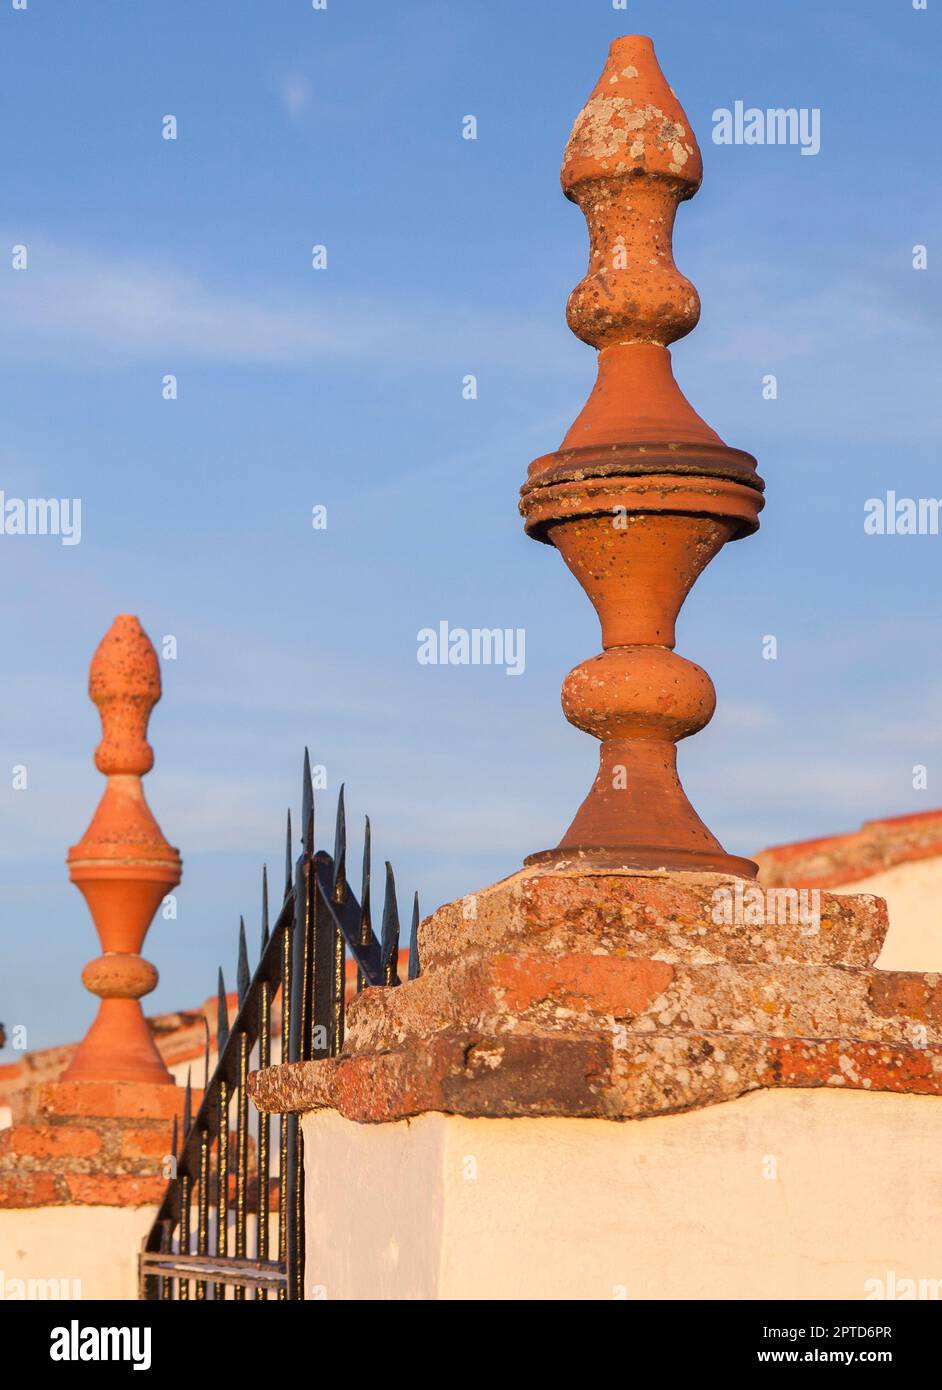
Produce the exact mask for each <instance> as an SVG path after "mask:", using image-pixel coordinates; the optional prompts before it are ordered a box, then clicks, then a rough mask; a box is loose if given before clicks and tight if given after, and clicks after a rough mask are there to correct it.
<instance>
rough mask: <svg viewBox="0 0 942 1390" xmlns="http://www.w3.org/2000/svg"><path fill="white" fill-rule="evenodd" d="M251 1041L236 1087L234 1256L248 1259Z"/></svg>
mask: <svg viewBox="0 0 942 1390" xmlns="http://www.w3.org/2000/svg"><path fill="white" fill-rule="evenodd" d="M248 1087H249V1040H248V1037H247V1035H246V1034H245V1033H240V1034H239V1078H238V1081H237V1083H236V1184H235V1204H236V1210H235V1255H236V1259H237V1260H244V1259H245V1221H246V1211H245V1196H246V1180H247V1177H248V1172H247V1169H248V1160H249V1089H248ZM233 1298H235V1299H239V1300H241V1299H244V1298H245V1285H244V1284H236V1286H235V1289H234V1291H233Z"/></svg>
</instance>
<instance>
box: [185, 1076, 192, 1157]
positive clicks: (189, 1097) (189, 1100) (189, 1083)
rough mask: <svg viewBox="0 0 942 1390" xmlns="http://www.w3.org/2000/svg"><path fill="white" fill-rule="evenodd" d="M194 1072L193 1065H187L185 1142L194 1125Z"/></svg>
mask: <svg viewBox="0 0 942 1390" xmlns="http://www.w3.org/2000/svg"><path fill="white" fill-rule="evenodd" d="M192 1074H193V1068H192V1067H187V1069H186V1090H185V1091H184V1092H183V1139H184V1142H185V1141H186V1137H187V1135H188V1134H189V1132H190V1128H191V1126H192V1124H193V1082H192Z"/></svg>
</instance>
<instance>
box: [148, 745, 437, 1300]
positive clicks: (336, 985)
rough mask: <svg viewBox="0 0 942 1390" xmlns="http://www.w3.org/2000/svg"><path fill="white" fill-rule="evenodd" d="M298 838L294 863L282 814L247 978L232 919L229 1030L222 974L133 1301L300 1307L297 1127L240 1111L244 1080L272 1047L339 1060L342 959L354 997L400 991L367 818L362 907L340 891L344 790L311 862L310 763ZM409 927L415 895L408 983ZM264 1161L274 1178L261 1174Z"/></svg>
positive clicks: (393, 916) (387, 902)
mask: <svg viewBox="0 0 942 1390" xmlns="http://www.w3.org/2000/svg"><path fill="white" fill-rule="evenodd" d="M301 825H302V830H303V835H302V848H301V853H300V855H298V857H297V859H296V860H295V861H294V862H292V857H291V851H292V844H291V838H292V837H291V813H290V811H289V812H288V819H287V839H286V851H285V885H284V894H283V900H282V905H281V908H280V910H279V912H278V917H277V919H276V921H275V924H274V926H273V927H272V928H271V929H270V930H269V902H268V898H269V894H268V875H267V871H266V870H264V869H263V871H262V911H261V947H260V951H259V959H258V964H257V965H256V967H255V971H254V973H252V972H250V969H249V961H248V947H247V944H246V934H245V923H244V920H242V919H240V922H239V944H238V960H237V967H236V990H237V1008H236V1014H235V1017H234V1019H233V1020H232V1022H231V1025H230V1021H229V1016H228V1015H229V1011H228V1003H227V997H226V989H225V983H224V979H223V973H222V970H220V971H219V977H218V1016H217V1039H216V1041H217V1058H216V1065H215V1068H214V1070H213V1071H212V1072H210V1070H209V1032H208V1029H207V1040H206V1054H205V1086H204V1090H203V1096H202V1100H201V1102H200V1105H199V1108H198V1110H197V1111H196V1114H195V1115H193V1114H192V1107H193V1089H192V1085H191V1079H190V1078H189V1077H188V1078H187V1085H186V1092H185V1095H184V1105H183V1124H182V1142H181V1143H180V1144H179V1146H178V1143H177V1128H176V1123H175V1122H174V1130H173V1140H172V1148H173V1157H174V1175H173V1176H172V1177H171V1179H170V1181H169V1184H168V1187H167V1191H166V1194H165V1196H164V1199H163V1201H162V1203H161V1205H160V1208H159V1210H158V1212H157V1215H156V1217H155V1218H154V1222H153V1225H152V1227H151V1229H150V1231H149V1232H148V1234H147V1236H146V1237H145V1239H144V1243H143V1248H142V1251H141V1254H140V1260H139V1281H140V1297H141V1298H142V1299H178V1300H183V1301H186V1300H190V1299H194V1300H197V1301H199V1300H204V1299H209V1298H213V1299H220V1298H226V1297H231V1298H234V1299H245V1298H246V1297H248V1296H251V1297H252V1298H254V1299H258V1300H266V1299H268V1298H269V1297H270V1296H271V1297H274V1298H276V1299H300V1298H301V1297H302V1296H303V1284H302V1281H303V1266H304V1221H303V1217H304V1167H303V1154H302V1139H301V1130H300V1124H299V1119H298V1116H297V1115H281V1116H279V1117H277V1119H275V1118H274V1117H269V1116H267V1115H259V1114H258V1112H257V1111H255V1110H254V1107H252V1109H251V1110H250V1107H249V1096H248V1075H249V1070H250V1068H251V1067H252V1065H253V1063H254V1065H255V1066H258V1067H267V1066H269V1065H270V1064H271V1062H272V1046H273V1043H274V1044H275V1045H276V1046H277V1047H278V1050H279V1057H280V1060H282V1061H288V1062H301V1061H308V1060H311V1059H316V1058H321V1057H333V1056H336V1055H337V1053H339V1051H340V1049H341V1048H342V1047H343V1038H344V1022H345V1002H346V973H347V960H348V959H351V960H352V961H353V962H354V963H355V966H356V988H357V990H358V991H359V990H361V989H363V988H365V987H367V986H379V987H383V988H392V987H395V986H396V985H398V984H399V976H398V970H397V965H398V958H399V935H400V926H399V911H398V906H397V902H396V885H395V879H394V876H393V871H392V867H391V866H390V864H389V863H387V864H386V873H385V896H384V904H383V914H382V925H381V930H380V935H379V936H378V937H377V936H376V934H375V933H374V931H373V924H372V919H371V894H370V883H371V843H370V822H369V817H367V818H366V826H365V833H364V841H363V868H362V876H361V889H360V897H359V900H358V899H357V897H356V895H355V894H354V892H353V890H352V888H351V886H350V883H349V881H348V879H347V872H346V861H347V835H346V814H345V809H344V796H343V787H341V789H340V794H339V797H338V800H337V818H336V828H335V835H334V851H333V854H328V853H326V852H325V851H324V850H315V848H314V789H313V783H312V779H311V764H310V759H309V757H308V753H307V750H305V753H304V769H303V774H302V796H301ZM418 920H419V910H418V896H416V898H415V901H414V904H413V913H412V931H411V939H410V946H409V978H410V979H411V978H414V977H415V976H416V975H417V974H418V973H419V958H418V947H417V929H418ZM279 1015H280V1016H279ZM233 1118H234V1121H235V1128H234V1129H232V1127H231V1126H232V1122H233ZM178 1149H179V1151H178ZM273 1159H275V1160H276V1166H277V1176H273V1173H272V1164H273ZM273 1215H274V1216H276V1222H275V1229H274V1230H273V1229H272V1225H273V1223H272V1219H271V1218H272V1216H273ZM250 1245H251V1246H252V1247H253V1253H252V1254H250V1253H249V1246H250Z"/></svg>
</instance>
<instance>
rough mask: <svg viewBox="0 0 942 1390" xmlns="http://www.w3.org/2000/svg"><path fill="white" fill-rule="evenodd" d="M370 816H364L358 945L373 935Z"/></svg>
mask: <svg viewBox="0 0 942 1390" xmlns="http://www.w3.org/2000/svg"><path fill="white" fill-rule="evenodd" d="M370 851H371V841H370V818H369V816H367V817H366V827H365V829H364V831H363V878H362V886H361V888H360V945H361V946H368V945H369V943H370V937H371V936H372V935H373V923H372V919H371V916H370V876H371V868H370V857H371V853H370Z"/></svg>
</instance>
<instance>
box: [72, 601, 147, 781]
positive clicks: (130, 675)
mask: <svg viewBox="0 0 942 1390" xmlns="http://www.w3.org/2000/svg"><path fill="white" fill-rule="evenodd" d="M88 694H89V697H90V699H91V700H92V701H93V702H94V704H95V705H96V706H97V707H98V712H99V714H100V715H101V731H102V739H101V743H99V745H98V747H97V748H96V749H95V766H96V767H97V768H98V771H99V772H103V773H104V774H105V776H109V775H110V774H112V773H116V772H130V773H136V774H137V776H138V777H142V776H143V775H144V773H145V772H149V771H150V770H151V768H152V767H153V765H154V750H153V749H152V748H151V746H150V744H149V743H148V742H147V723H148V720H149V719H150V713H151V710H152V709H153V708H154V705H156V703H157V701H158V700H159V699H160V666H159V665H158V662H157V653H156V652H155V651H154V648H153V646H152V645H151V641H150V638H149V637H148V636H147V633H146V632H145V631H144V629H143V628H142V627H141V625H140V623H139V622H138V620H137V618H135V617H134V616H133V615H132V614H130V613H119V614H118V616H117V617H116V618H115V620H114V622H113V623H112V624H111V627H110V628H109V629H108V631H107V632H106V633H105V635H104V637H103V638H102V639H101V641H100V642H99V644H98V647H97V649H96V651H95V655H94V656H93V658H92V664H91V668H90V670H89V673H88Z"/></svg>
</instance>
